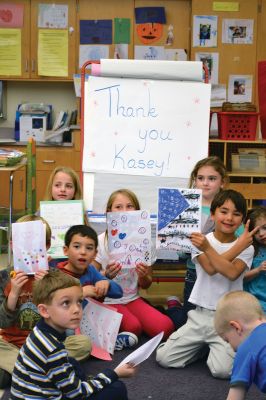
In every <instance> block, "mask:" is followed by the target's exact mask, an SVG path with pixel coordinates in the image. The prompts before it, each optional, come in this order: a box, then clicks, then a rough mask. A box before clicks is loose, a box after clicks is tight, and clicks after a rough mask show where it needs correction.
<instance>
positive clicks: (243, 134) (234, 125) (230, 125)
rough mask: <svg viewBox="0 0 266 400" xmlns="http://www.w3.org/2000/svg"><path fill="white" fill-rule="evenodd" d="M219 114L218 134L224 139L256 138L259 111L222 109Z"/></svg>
mask: <svg viewBox="0 0 266 400" xmlns="http://www.w3.org/2000/svg"><path fill="white" fill-rule="evenodd" d="M217 115H218V136H219V139H223V140H255V139H256V131H257V122H258V116H259V113H257V112H244V111H241V112H235V111H230V112H229V111H228V112H225V111H221V112H218V113H217Z"/></svg>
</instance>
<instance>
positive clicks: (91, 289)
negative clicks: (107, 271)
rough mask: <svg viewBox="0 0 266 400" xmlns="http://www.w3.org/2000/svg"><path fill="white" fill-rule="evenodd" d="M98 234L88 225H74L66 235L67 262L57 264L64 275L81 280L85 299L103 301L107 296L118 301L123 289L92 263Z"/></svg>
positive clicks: (95, 252) (65, 252) (65, 250)
mask: <svg viewBox="0 0 266 400" xmlns="http://www.w3.org/2000/svg"><path fill="white" fill-rule="evenodd" d="M97 246H98V237H97V233H96V232H95V231H94V229H92V228H91V227H90V226H87V225H73V226H72V227H71V228H69V229H68V231H67V232H66V235H65V246H64V254H65V256H67V257H68V260H67V261H64V262H61V263H58V264H57V267H58V268H59V269H60V270H61V271H62V272H64V273H67V274H69V275H72V276H74V277H75V278H78V279H79V280H80V283H81V286H82V289H83V297H93V298H95V299H97V300H103V298H104V297H105V296H108V297H112V298H114V299H118V298H120V297H122V296H123V291H122V289H121V287H120V286H119V285H118V284H117V283H116V282H114V281H112V280H110V279H107V278H106V277H105V276H103V275H102V274H101V273H100V272H99V271H98V270H97V269H96V268H95V267H94V266H93V265H91V262H92V261H93V260H94V258H95V256H96V254H97Z"/></svg>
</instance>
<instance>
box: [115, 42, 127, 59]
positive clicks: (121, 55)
mask: <svg viewBox="0 0 266 400" xmlns="http://www.w3.org/2000/svg"><path fill="white" fill-rule="evenodd" d="M113 58H116V59H118V60H119V59H122V60H127V59H128V44H124V43H118V44H116V45H115V50H114V57H113Z"/></svg>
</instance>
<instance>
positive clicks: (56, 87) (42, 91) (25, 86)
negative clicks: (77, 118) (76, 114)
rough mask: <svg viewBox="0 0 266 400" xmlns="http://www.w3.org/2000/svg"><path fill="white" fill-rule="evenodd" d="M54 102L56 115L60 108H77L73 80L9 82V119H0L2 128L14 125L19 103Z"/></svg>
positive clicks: (65, 109) (69, 109)
mask: <svg viewBox="0 0 266 400" xmlns="http://www.w3.org/2000/svg"><path fill="white" fill-rule="evenodd" d="M21 103H45V104H52V106H53V112H54V115H56V113H57V112H59V111H60V110H64V111H72V110H75V109H76V108H77V98H76V97H75V90H74V84H73V82H19V81H16V82H14V81H12V82H7V119H6V120H0V128H6V127H10V128H11V127H14V124H15V113H16V109H17V106H18V104H21Z"/></svg>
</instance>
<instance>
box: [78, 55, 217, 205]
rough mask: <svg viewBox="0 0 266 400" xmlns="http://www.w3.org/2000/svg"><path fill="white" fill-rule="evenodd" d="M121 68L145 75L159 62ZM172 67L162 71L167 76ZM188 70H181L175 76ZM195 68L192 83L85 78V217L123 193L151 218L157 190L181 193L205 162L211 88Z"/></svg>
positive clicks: (189, 63) (184, 67) (132, 63)
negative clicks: (124, 190)
mask: <svg viewBox="0 0 266 400" xmlns="http://www.w3.org/2000/svg"><path fill="white" fill-rule="evenodd" d="M117 61H118V63H119V62H122V60H114V61H113V62H114V64H115V65H116V64H117ZM128 61H129V60H124V61H123V62H125V64H127V66H131V67H132V70H133V71H136V70H137V69H138V68H139V69H140V71H144V70H145V67H146V66H147V65H149V66H155V67H157V66H158V70H162V69H163V67H161V63H162V62H161V61H154V62H151V61H145V60H143V61H142V62H141V65H142V66H141V65H140V63H139V61H138V60H136V61H133V60H132V61H130V62H129V63H128ZM108 63H109V61H108ZM147 63H148V64H147ZM158 63H159V65H158ZM172 63H174V66H175V69H176V62H174V61H173V62H172ZM172 63H171V62H165V64H164V65H165V67H166V65H167V66H168V67H169V68H170V66H172V65H173V64H172ZM191 64H193V65H194V63H192V62H184V63H183V64H182V67H183V68H182V69H183V70H185V71H187V70H189V68H190V65H191ZM195 64H199V65H197V67H198V70H199V73H198V81H195V80H194V81H193V80H190V81H188V80H187V81H184V80H182V81H180V80H179V81H178V80H174V79H151V78H150V79H147V78H141V77H140V78H128V77H116V76H112V77H110V76H109V77H102V76H101V77H95V76H90V77H89V78H88V80H87V81H86V82H85V87H84V146H83V166H82V170H83V187H84V190H83V193H84V201H85V205H86V208H87V209H92V210H93V211H94V212H97V213H101V212H103V211H104V206H105V203H106V200H107V197H108V196H109V194H111V193H112V192H113V191H114V190H117V189H119V188H122V187H124V188H129V189H131V190H133V191H134V192H135V193H136V194H137V196H138V197H139V199H140V201H141V205H142V207H144V208H147V209H149V210H150V211H151V212H152V213H156V210H157V190H158V188H159V187H186V186H187V181H188V179H189V176H190V173H191V170H192V169H193V167H194V165H195V164H196V162H197V161H198V160H199V159H201V158H204V157H206V156H207V155H208V138H209V111H210V89H211V88H210V85H209V84H205V83H203V82H202V81H201V75H202V70H201V69H202V65H201V63H195ZM128 69H129V68H127V70H128ZM148 75H150V74H148ZM155 75H156V74H155ZM192 75H193V74H192ZM191 79H192V78H191ZM195 143H196V145H195Z"/></svg>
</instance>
